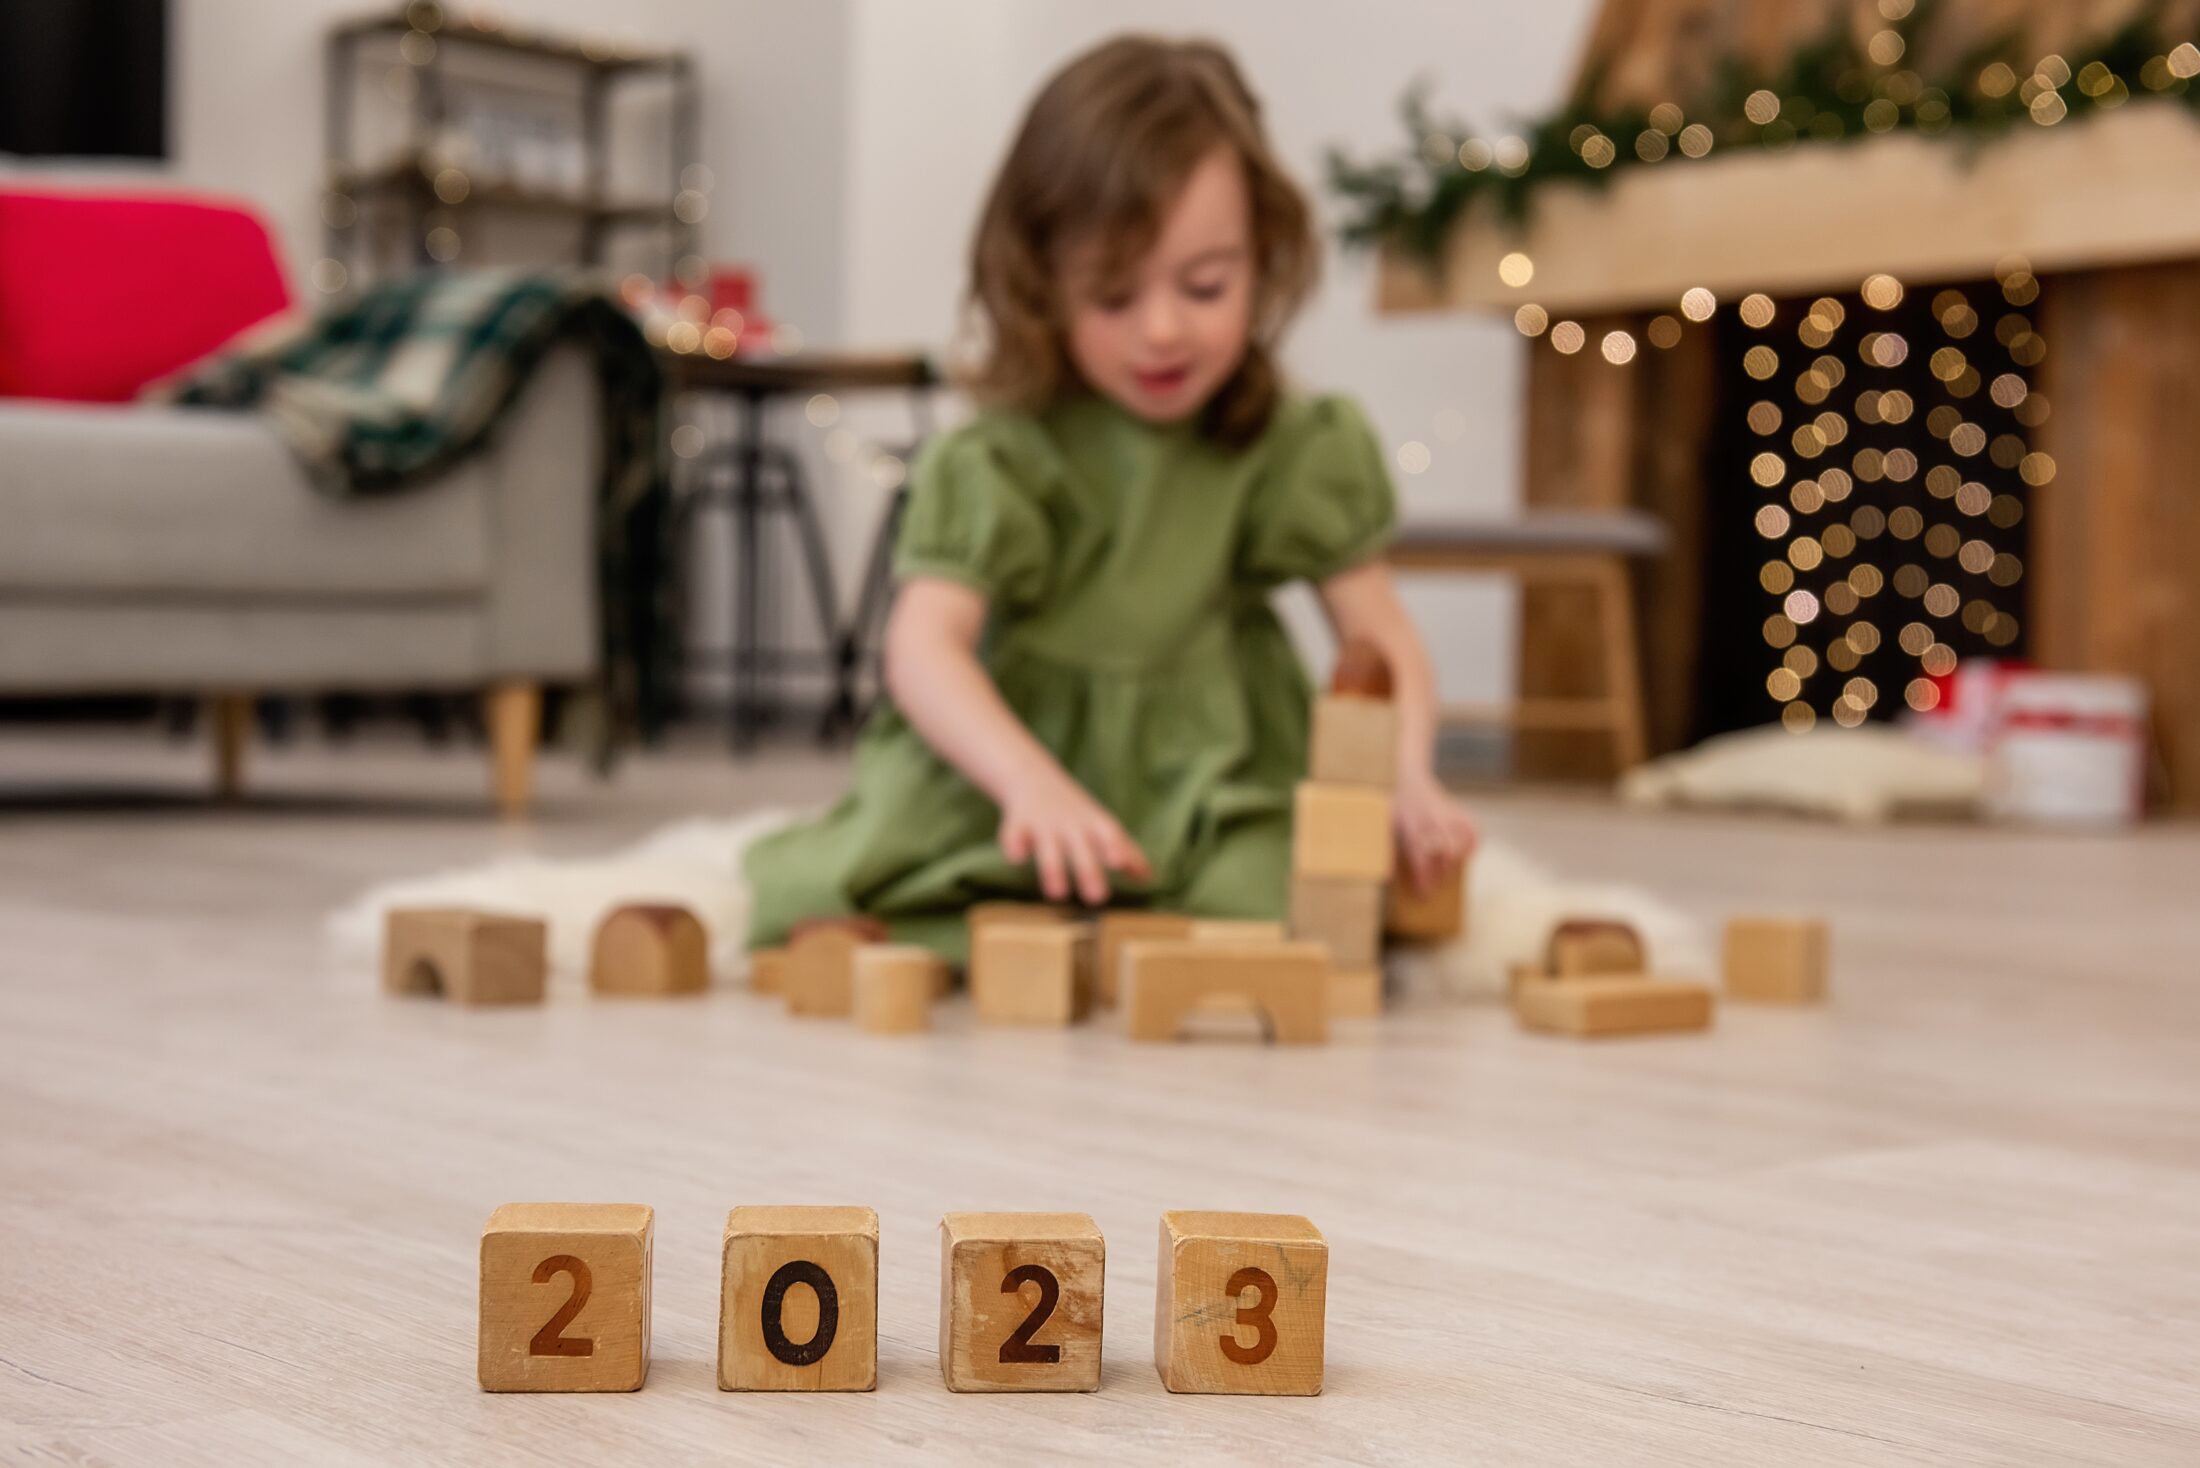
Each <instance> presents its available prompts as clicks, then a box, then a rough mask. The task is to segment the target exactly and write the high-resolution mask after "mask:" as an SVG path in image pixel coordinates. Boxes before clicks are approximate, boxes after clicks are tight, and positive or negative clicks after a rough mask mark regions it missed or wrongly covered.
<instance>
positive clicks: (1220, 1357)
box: [1153, 1211, 1329, 1397]
mask: <svg viewBox="0 0 2200 1468" xmlns="http://www.w3.org/2000/svg"><path fill="white" fill-rule="evenodd" d="M1160 1276H1161V1277H1160V1283H1159V1288H1158V1290H1157V1298H1156V1301H1155V1305H1154V1332H1153V1335H1154V1340H1153V1353H1154V1365H1155V1366H1157V1367H1158V1368H1160V1371H1161V1384H1162V1385H1163V1386H1165V1387H1167V1388H1168V1389H1169V1390H1170V1391H1172V1392H1236V1393H1243V1394H1250V1395H1256V1396H1271V1397H1311V1396H1316V1395H1318V1394H1319V1393H1320V1392H1321V1389H1322V1331H1323V1326H1324V1317H1325V1312H1326V1307H1327V1300H1326V1298H1325V1297H1326V1295H1327V1293H1328V1285H1329V1244H1328V1242H1327V1241H1326V1240H1324V1239H1323V1238H1322V1235H1321V1230H1319V1229H1317V1228H1315V1227H1314V1225H1313V1224H1311V1223H1309V1222H1307V1221H1306V1220H1305V1219H1303V1218H1301V1217H1299V1216H1298V1215H1297V1214H1295V1213H1200V1212H1183V1211H1178V1212H1170V1213H1164V1214H1162V1215H1161V1266H1160Z"/></svg>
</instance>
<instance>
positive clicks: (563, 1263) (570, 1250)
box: [479, 1203, 656, 1392]
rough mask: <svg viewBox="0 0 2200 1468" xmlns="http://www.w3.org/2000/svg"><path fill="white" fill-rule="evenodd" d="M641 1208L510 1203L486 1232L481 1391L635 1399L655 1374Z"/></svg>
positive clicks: (648, 1219) (650, 1216) (648, 1222)
mask: <svg viewBox="0 0 2200 1468" xmlns="http://www.w3.org/2000/svg"><path fill="white" fill-rule="evenodd" d="M655 1217H656V1215H655V1214H654V1213H653V1212H652V1211H651V1210H650V1209H649V1208H648V1207H646V1206H644V1205H643V1204H640V1203H507V1204H505V1205H504V1206H503V1207H501V1208H499V1209H497V1211H496V1212H494V1213H492V1214H490V1215H489V1223H488V1226H487V1227H486V1228H484V1229H483V1230H482V1231H481V1336H480V1346H479V1370H480V1376H481V1388H482V1390H483V1391H491V1392H630V1391H634V1390H636V1389H637V1388H639V1387H640V1386H641V1384H642V1380H643V1378H645V1377H647V1376H648V1375H649V1272H650V1257H649V1256H650V1242H651V1233H652V1230H653V1226H654V1223H655Z"/></svg>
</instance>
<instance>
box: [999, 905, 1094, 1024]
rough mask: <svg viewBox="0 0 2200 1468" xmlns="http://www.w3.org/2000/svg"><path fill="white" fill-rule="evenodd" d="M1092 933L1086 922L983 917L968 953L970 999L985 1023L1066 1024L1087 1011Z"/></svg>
mask: <svg viewBox="0 0 2200 1468" xmlns="http://www.w3.org/2000/svg"><path fill="white" fill-rule="evenodd" d="M1092 998H1093V936H1092V929H1091V927H1090V926H1089V925H1088V924H1085V923H1046V924H1043V925H1038V926H1030V927H1018V926H1015V925H1013V924H1009V923H988V924H987V925H986V926H984V927H983V928H980V929H979V930H978V934H977V947H976V948H974V949H973V950H972V951H971V954H970V1003H971V1006H972V1008H973V1009H975V1010H976V1011H977V1015H978V1022H979V1023H980V1024H989V1025H1070V1024H1075V1023H1077V1021H1079V1020H1081V1019H1083V1018H1084V1017H1085V1016H1086V1015H1087V1014H1089V1013H1090V1012H1091V1011H1092Z"/></svg>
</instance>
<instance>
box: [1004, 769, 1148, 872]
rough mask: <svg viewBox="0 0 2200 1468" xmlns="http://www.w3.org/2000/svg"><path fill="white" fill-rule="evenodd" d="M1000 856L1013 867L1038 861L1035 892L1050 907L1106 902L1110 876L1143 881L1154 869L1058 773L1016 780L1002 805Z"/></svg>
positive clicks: (1110, 819)
mask: <svg viewBox="0 0 2200 1468" xmlns="http://www.w3.org/2000/svg"><path fill="white" fill-rule="evenodd" d="M1001 853H1002V855H1004V856H1006V857H1007V858H1008V859H1009V860H1010V861H1013V862H1025V861H1032V862H1036V863H1037V864H1038V867H1039V890H1040V891H1041V892H1044V893H1045V894H1046V896H1047V900H1048V901H1050V902H1062V901H1065V900H1067V899H1068V898H1069V896H1070V887H1071V883H1072V880H1073V879H1074V882H1075V885H1076V895H1077V896H1078V897H1079V898H1081V899H1083V901H1084V902H1085V904H1086V905H1087V906H1088V907H1098V906H1100V905H1101V904H1102V903H1104V902H1106V901H1107V900H1108V878H1107V874H1108V873H1109V872H1111V871H1112V872H1122V873H1124V874H1125V875H1126V876H1131V877H1136V878H1138V879H1140V880H1144V879H1146V878H1149V877H1151V876H1152V875H1153V868H1152V866H1151V865H1150V864H1149V863H1148V862H1147V860H1146V854H1145V853H1144V852H1143V851H1140V850H1139V849H1138V843H1137V842H1135V841H1133V840H1131V838H1130V836H1129V834H1128V833H1126V832H1125V831H1124V829H1123V827H1122V826H1121V825H1120V824H1119V823H1118V822H1117V821H1116V819H1115V817H1114V816H1112V815H1110V814H1109V813H1108V809H1107V807H1106V806H1104V805H1102V804H1101V803H1100V802H1099V801H1097V800H1094V799H1093V798H1092V797H1091V796H1090V795H1088V794H1086V793H1085V789H1084V787H1083V786H1081V785H1079V784H1078V783H1077V782H1076V781H1075V780H1073V779H1071V778H1070V777H1069V776H1068V775H1066V774H1064V773H1063V772H1062V771H1061V770H1060V769H1054V768H1050V769H1042V770H1039V771H1036V772H1034V773H1033V774H1031V775H1030V776H1028V777H1026V778H1025V779H1023V780H1021V781H1019V782H1018V783H1017V784H1016V785H1015V786H1014V787H1013V788H1011V789H1010V790H1009V791H1008V792H1007V795H1006V798H1004V799H1003V800H1002V801H1001Z"/></svg>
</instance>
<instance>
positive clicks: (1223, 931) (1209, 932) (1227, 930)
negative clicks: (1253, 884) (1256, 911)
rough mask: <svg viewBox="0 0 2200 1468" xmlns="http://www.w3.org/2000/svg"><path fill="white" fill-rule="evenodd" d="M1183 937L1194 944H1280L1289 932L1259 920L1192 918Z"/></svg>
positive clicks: (1276, 925) (1283, 927)
mask: <svg viewBox="0 0 2200 1468" xmlns="http://www.w3.org/2000/svg"><path fill="white" fill-rule="evenodd" d="M1184 936H1185V937H1187V938H1189V939H1190V940H1191V941H1192V942H1194V943H1281V942H1283V941H1284V939H1286V938H1288V937H1290V936H1291V932H1290V929H1289V928H1288V927H1287V926H1286V925H1285V924H1283V923H1278V922H1268V921H1265V920H1263V919H1260V918H1194V919H1193V920H1192V926H1191V931H1189V932H1187V933H1186V934H1185V935H1184Z"/></svg>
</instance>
